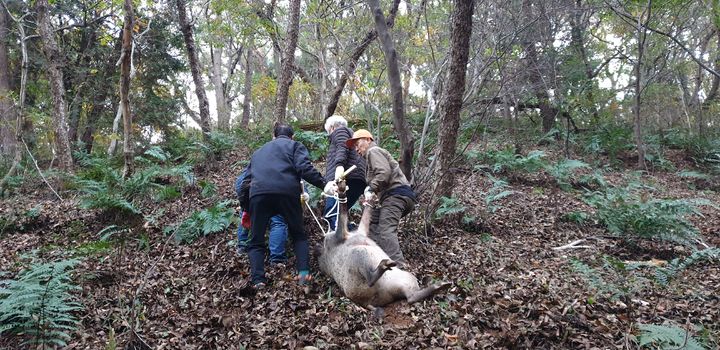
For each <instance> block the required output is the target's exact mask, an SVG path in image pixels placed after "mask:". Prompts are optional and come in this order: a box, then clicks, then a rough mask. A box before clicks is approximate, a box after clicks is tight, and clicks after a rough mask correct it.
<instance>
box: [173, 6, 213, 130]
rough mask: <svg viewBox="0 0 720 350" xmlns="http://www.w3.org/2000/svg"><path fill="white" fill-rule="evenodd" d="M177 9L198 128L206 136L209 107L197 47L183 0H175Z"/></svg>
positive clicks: (208, 124)
mask: <svg viewBox="0 0 720 350" xmlns="http://www.w3.org/2000/svg"><path fill="white" fill-rule="evenodd" d="M175 3H176V5H177V10H178V18H179V20H180V31H181V32H182V34H183V38H184V39H185V49H186V50H187V53H188V61H189V63H190V72H191V73H192V77H193V83H195V95H197V99H198V105H200V129H202V131H203V133H205V135H206V136H207V133H208V132H210V107H209V103H208V99H207V95H206V94H205V83H203V79H202V75H201V74H200V62H198V55H197V49H196V48H195V38H194V37H193V28H192V26H191V25H190V22H189V21H188V18H187V11H186V9H185V0H175Z"/></svg>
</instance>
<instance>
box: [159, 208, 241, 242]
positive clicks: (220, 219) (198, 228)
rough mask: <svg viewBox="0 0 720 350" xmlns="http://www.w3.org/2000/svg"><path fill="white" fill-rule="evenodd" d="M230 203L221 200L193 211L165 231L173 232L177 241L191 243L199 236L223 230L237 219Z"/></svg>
mask: <svg viewBox="0 0 720 350" xmlns="http://www.w3.org/2000/svg"><path fill="white" fill-rule="evenodd" d="M232 203H233V201H223V202H220V203H218V204H216V205H214V206H212V207H210V208H208V209H203V210H198V211H195V212H193V213H192V214H190V216H189V217H188V218H187V219H185V220H183V221H182V222H181V223H180V224H179V225H175V226H170V227H168V228H166V229H165V232H166V233H174V234H175V241H177V242H178V243H191V242H192V241H194V240H195V239H197V238H198V237H200V236H207V235H209V234H212V233H216V232H220V231H223V230H225V229H227V228H228V227H230V225H231V224H233V223H235V222H236V221H237V215H235V209H234V208H233V207H232Z"/></svg>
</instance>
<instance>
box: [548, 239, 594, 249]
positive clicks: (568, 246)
mask: <svg viewBox="0 0 720 350" xmlns="http://www.w3.org/2000/svg"><path fill="white" fill-rule="evenodd" d="M582 242H585V239H584V238H583V239H578V240H577V241H573V242H570V243H568V244H566V245H564V246H560V247H555V248H553V250H564V249H588V248H592V246H590V245H578V244H580V243H582Z"/></svg>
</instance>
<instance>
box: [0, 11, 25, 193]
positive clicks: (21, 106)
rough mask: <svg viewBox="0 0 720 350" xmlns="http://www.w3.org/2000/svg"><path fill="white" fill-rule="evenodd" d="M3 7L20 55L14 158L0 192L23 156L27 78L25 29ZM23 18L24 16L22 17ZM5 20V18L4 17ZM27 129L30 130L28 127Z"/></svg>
mask: <svg viewBox="0 0 720 350" xmlns="http://www.w3.org/2000/svg"><path fill="white" fill-rule="evenodd" d="M0 2H1V1H0ZM1 3H2V5H3V8H2V9H0V12H3V14H6V15H7V16H8V17H10V18H12V19H13V21H14V22H15V24H16V25H17V29H18V33H19V34H20V38H19V39H20V53H21V55H22V59H21V63H20V93H19V100H18V108H17V111H16V112H15V113H16V114H15V149H14V152H13V153H14V157H13V162H12V165H11V166H10V170H8V172H7V174H5V176H4V177H3V178H2V180H0V191H1V190H4V189H5V186H6V184H7V183H8V181H9V180H10V177H11V176H13V175H15V173H16V172H17V169H18V167H19V166H20V162H21V161H22V155H23V147H20V144H22V143H23V133H24V132H25V131H26V130H25V129H26V125H25V93H26V91H27V76H28V49H27V41H28V39H29V38H28V36H27V35H26V34H25V27H23V23H22V21H23V19H22V18H20V19H17V18H15V17H12V15H10V13H9V12H7V8H6V7H5V2H1ZM23 17H24V16H23ZM6 19H7V17H6ZM27 129H30V128H29V127H28V128H27Z"/></svg>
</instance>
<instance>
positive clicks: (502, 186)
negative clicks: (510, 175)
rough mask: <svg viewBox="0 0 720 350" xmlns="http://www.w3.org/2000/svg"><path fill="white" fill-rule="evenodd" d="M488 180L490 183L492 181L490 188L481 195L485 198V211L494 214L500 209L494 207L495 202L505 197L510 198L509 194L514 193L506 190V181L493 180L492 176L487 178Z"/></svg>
mask: <svg viewBox="0 0 720 350" xmlns="http://www.w3.org/2000/svg"><path fill="white" fill-rule="evenodd" d="M489 178H490V181H492V186H491V187H490V189H489V190H488V191H487V192H483V195H484V196H485V207H486V210H487V211H488V212H490V213H494V212H495V211H497V210H498V209H499V208H500V206H498V205H496V204H495V202H497V201H499V200H501V199H503V198H505V197H507V196H510V195H511V194H513V193H515V191H510V190H508V189H507V187H508V183H507V181H505V180H502V179H498V178H495V177H493V176H489Z"/></svg>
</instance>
